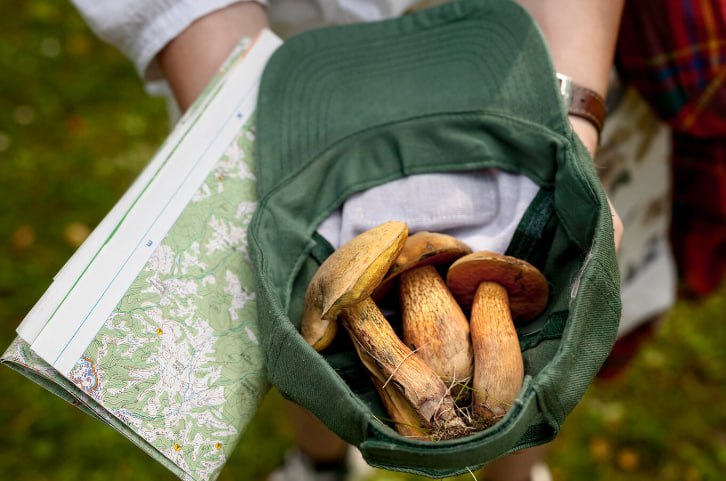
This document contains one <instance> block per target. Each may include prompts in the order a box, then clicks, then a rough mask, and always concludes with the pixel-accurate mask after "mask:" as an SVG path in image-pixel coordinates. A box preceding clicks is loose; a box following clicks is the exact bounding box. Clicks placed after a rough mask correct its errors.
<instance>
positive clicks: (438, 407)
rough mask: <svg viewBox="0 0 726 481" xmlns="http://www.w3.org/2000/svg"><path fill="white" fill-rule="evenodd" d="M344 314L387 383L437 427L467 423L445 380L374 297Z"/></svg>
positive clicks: (353, 334) (352, 333) (361, 347)
mask: <svg viewBox="0 0 726 481" xmlns="http://www.w3.org/2000/svg"><path fill="white" fill-rule="evenodd" d="M341 318H342V321H343V326H345V328H346V330H347V331H348V333H349V334H350V336H351V337H352V338H353V344H354V345H355V348H356V349H357V350H358V352H359V353H360V351H361V350H362V351H363V352H364V353H366V354H367V355H368V356H370V358H371V359H372V360H373V363H374V364H375V367H376V369H375V371H373V370H371V371H372V372H373V373H374V374H378V375H379V376H381V377H382V378H383V379H385V380H384V382H383V386H387V385H388V384H392V385H393V386H395V387H396V388H398V389H399V391H400V392H401V394H402V396H403V398H404V399H406V400H407V401H408V402H409V403H411V405H412V406H413V408H414V409H415V410H416V412H417V413H418V414H419V415H420V416H421V418H422V419H423V420H424V421H425V422H426V423H427V424H428V425H429V426H431V427H432V428H433V429H434V430H440V429H447V430H448V429H450V428H453V427H458V426H461V427H462V428H463V427H464V424H463V421H461V419H459V418H458V417H457V415H456V412H455V406H454V400H453V398H452V397H451V394H450V393H449V391H448V390H447V388H446V385H445V384H444V382H443V381H442V380H441V379H439V377H438V376H437V375H436V373H435V372H433V370H432V369H431V368H430V367H428V366H427V365H426V364H425V363H424V362H423V361H422V360H421V359H420V358H419V357H418V355H416V353H414V352H413V351H411V349H409V348H408V347H407V346H406V345H405V344H404V343H403V342H402V341H401V340H400V339H399V338H398V336H396V333H395V332H394V330H393V328H392V327H391V325H390V324H389V323H388V321H387V320H386V318H385V317H383V314H381V311H380V310H379V309H378V307H377V306H376V304H375V303H374V302H373V300H372V299H370V298H367V299H364V300H363V301H361V302H359V303H358V304H355V305H353V306H350V307H347V308H346V309H343V311H342V312H341ZM359 355H360V354H359ZM361 357H363V356H361ZM364 362H365V361H364ZM369 370H370V369H369Z"/></svg>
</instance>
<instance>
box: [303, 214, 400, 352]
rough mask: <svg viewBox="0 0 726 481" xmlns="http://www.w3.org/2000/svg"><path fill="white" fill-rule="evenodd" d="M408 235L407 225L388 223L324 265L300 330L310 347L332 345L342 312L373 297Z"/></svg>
mask: <svg viewBox="0 0 726 481" xmlns="http://www.w3.org/2000/svg"><path fill="white" fill-rule="evenodd" d="M407 236H408V226H407V225H406V224H405V223H404V222H397V221H391V222H385V223H383V224H381V225H379V226H377V227H374V228H372V229H370V230H367V231H365V232H363V233H362V234H360V235H358V236H356V237H354V238H353V239H351V240H350V241H349V242H347V243H346V244H344V245H343V246H341V247H340V248H339V249H337V250H336V251H335V252H333V253H332V254H331V255H330V257H328V258H327V259H326V260H325V262H323V264H322V265H321V266H320V268H319V269H318V270H317V272H316V273H315V275H314V276H313V278H312V279H311V280H310V284H308V288H307V291H306V292H305V310H304V312H303V319H302V323H301V326H300V331H301V332H302V335H303V337H304V338H305V340H306V341H307V342H308V344H310V345H311V346H313V347H314V348H315V349H316V350H318V351H321V350H322V349H325V348H326V347H327V346H328V345H329V344H330V342H331V341H332V340H333V337H334V336H335V332H336V331H337V323H336V322H335V321H336V318H337V317H338V314H339V313H340V311H341V310H342V309H344V308H345V307H347V306H350V305H354V304H356V303H358V302H360V301H362V300H363V299H366V298H368V297H370V295H371V293H372V292H373V289H375V288H376V287H377V286H378V285H379V284H380V282H381V279H383V277H384V276H385V274H386V272H387V271H388V269H389V268H390V266H391V263H392V262H393V261H394V260H395V259H396V257H397V256H398V254H399V252H400V251H401V249H402V248H403V244H404V242H405V241H406V237H407Z"/></svg>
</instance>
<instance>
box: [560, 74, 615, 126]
mask: <svg viewBox="0 0 726 481" xmlns="http://www.w3.org/2000/svg"><path fill="white" fill-rule="evenodd" d="M557 82H558V83H559V85H560V93H561V94H562V98H563V99H564V101H565V107H567V113H569V114H570V115H574V116H576V117H581V118H583V119H586V120H588V121H589V122H590V123H591V124H592V125H594V126H595V129H596V130H597V133H598V135H600V132H601V131H602V126H603V124H604V123H605V112H606V110H605V99H603V98H602V96H600V94H598V93H597V92H595V91H594V90H590V89H588V88H585V87H582V86H581V85H577V84H576V83H574V82H573V81H572V79H571V78H570V77H568V76H567V75H563V74H561V73H558V74H557Z"/></svg>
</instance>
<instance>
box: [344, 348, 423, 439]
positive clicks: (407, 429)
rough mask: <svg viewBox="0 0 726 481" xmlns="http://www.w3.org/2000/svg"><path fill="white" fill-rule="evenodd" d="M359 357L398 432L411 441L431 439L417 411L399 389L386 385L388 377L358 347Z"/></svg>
mask: <svg viewBox="0 0 726 481" xmlns="http://www.w3.org/2000/svg"><path fill="white" fill-rule="evenodd" d="M357 351H358V355H359V356H360V359H361V361H363V365H365V367H366V368H367V369H368V371H369V372H370V374H371V381H373V386H374V387H375V388H376V392H378V396H379V397H380V399H381V402H382V403H383V407H384V408H386V412H387V413H388V415H389V416H390V419H391V420H392V421H393V423H394V425H395V427H396V431H398V432H399V433H400V434H401V435H402V436H406V437H407V438H411V439H420V440H422V441H425V440H428V439H430V438H429V436H428V432H427V431H426V429H425V428H424V424H425V423H424V421H423V419H421V416H419V414H418V413H417V412H416V410H415V409H414V408H413V406H411V403H409V402H408V401H406V399H405V398H404V397H403V396H402V395H401V393H400V391H398V389H397V388H396V387H395V386H393V385H391V384H390V383H389V384H388V385H386V384H385V383H386V381H387V379H386V377H385V376H383V375H382V374H381V372H380V370H379V369H378V366H377V365H376V363H375V361H374V360H373V358H372V357H371V356H370V355H369V354H368V353H367V352H365V351H363V350H362V349H360V347H359V346H358V349H357Z"/></svg>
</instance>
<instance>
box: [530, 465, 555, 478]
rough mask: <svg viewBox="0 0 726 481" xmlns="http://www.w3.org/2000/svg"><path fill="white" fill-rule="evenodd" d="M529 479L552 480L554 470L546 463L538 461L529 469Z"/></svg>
mask: <svg viewBox="0 0 726 481" xmlns="http://www.w3.org/2000/svg"><path fill="white" fill-rule="evenodd" d="M529 481H552V472H551V471H550V468H548V467H547V465H546V464H545V463H536V464H535V465H534V466H532V469H531V470H530V471H529Z"/></svg>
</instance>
